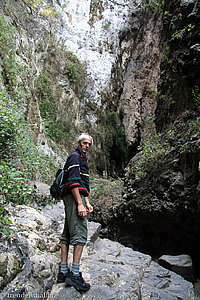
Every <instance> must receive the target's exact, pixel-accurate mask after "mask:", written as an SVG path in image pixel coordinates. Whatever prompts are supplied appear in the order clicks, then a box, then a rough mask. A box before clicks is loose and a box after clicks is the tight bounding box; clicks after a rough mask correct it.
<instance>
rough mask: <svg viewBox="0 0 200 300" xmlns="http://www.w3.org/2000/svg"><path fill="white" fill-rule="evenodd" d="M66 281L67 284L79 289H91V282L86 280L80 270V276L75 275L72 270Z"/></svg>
mask: <svg viewBox="0 0 200 300" xmlns="http://www.w3.org/2000/svg"><path fill="white" fill-rule="evenodd" d="M65 282H66V284H67V285H70V286H74V287H75V289H77V291H88V290H89V289H90V284H89V283H86V282H85V280H84V279H83V277H82V273H81V272H79V276H74V275H73V273H72V272H71V271H70V272H69V273H68V275H67V278H66V280H65Z"/></svg>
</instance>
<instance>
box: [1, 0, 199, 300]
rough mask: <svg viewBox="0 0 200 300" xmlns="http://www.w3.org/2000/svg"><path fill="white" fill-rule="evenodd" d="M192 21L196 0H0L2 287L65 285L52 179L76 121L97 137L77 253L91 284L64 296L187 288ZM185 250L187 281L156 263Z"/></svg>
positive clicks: (180, 295) (194, 124)
mask: <svg viewBox="0 0 200 300" xmlns="http://www.w3.org/2000/svg"><path fill="white" fill-rule="evenodd" d="M199 24H200V4H199V1H198V0H166V1H164V0H159V1H155V0H146V1H140V0H135V1H130V0H117V1H113V0H51V1H39V0H17V1H15V0H7V1H1V2H0V100H1V102H0V108H1V109H0V110H1V113H0V136H1V141H0V146H1V161H0V179H1V180H0V182H1V183H0V191H1V195H0V235H1V243H0V248H1V258H0V267H1V274H0V283H1V289H2V291H1V295H2V297H4V298H2V299H10V298H9V297H11V296H8V295H14V296H13V297H15V298H16V297H17V296H16V295H17V293H18V294H19V295H22V296H21V298H22V299H37V297H36V298H34V297H32V298H30V297H29V296H28V290H29V292H30V293H33V292H34V291H35V292H36V293H39V294H41V295H44V297H45V298H46V299H59V300H60V299H65V297H66V295H65V292H66V289H65V287H64V286H61V287H59V286H58V285H56V284H55V281H56V273H57V271H58V264H59V251H60V249H59V233H60V232H61V228H62V222H63V212H62V203H56V202H55V201H53V199H51V197H50V196H49V193H48V192H47V190H48V187H49V185H50V184H51V183H52V180H53V178H54V176H55V172H56V170H57V169H58V168H59V167H62V166H63V164H64V162H65V160H66V157H67V155H68V154H69V153H70V152H71V151H72V150H73V149H74V147H75V145H76V144H75V139H76V137H77V135H79V133H80V132H88V133H89V134H91V135H92V137H93V139H94V146H93V148H92V149H91V152H90V155H89V161H90V175H91V202H92V204H93V205H94V212H93V213H92V214H91V215H90V216H89V222H90V223H89V224H90V226H91V232H90V237H89V241H88V246H87V249H86V251H85V254H84V261H85V263H83V265H84V267H85V268H87V262H89V263H90V264H91V268H90V270H89V269H87V272H86V273H87V276H88V279H89V280H91V284H94V287H95V288H94V289H93V290H92V291H91V292H90V293H88V295H87V294H86V295H85V296H84V295H79V294H78V293H76V294H73V293H74V291H72V290H69V289H67V293H69V294H67V297H69V299H73V298H75V299H79V298H80V299H125V300H126V299H138V300H139V299H145V300H146V299H188V300H189V299H195V295H194V286H195V285H196V286H198V284H199V278H200V260H199V250H200V64H199V61H200V25H199ZM43 185H44V187H45V189H46V190H45V192H44V191H42V192H41V193H39V194H38V190H40V188H41V186H42V187H43ZM49 204H52V205H53V206H52V208H51V207H49ZM31 215H32V216H31ZM95 222H96V223H95ZM50 227H51V228H50ZM100 228H101V230H100ZM45 235H47V236H49V240H48V239H47V236H45ZM93 236H94V237H93ZM90 239H92V240H90ZM111 248H112V251H110V249H111ZM9 251H10V253H9ZM124 253H127V257H130V261H129V260H128V259H127V257H126V255H125V254H124ZM183 254H184V255H188V256H189V257H191V260H192V262H193V265H192V270H190V271H191V274H192V279H191V278H190V279H189V280H190V281H191V282H192V283H191V282H189V281H186V280H185V279H184V278H183V277H181V276H179V275H177V274H175V273H173V272H172V270H167V269H164V268H162V267H161V266H159V264H158V261H159V258H160V257H161V256H162V255H171V256H179V255H183ZM104 256H105V257H104ZM47 257H48V268H47V269H45V268H44V261H45V260H47ZM95 260H96V261H98V264H99V267H98V266H95ZM128 265H130V268H129V267H128ZM100 266H101V267H102V270H103V271H102V270H101V271H100V269H98V268H100ZM165 267H168V268H169V269H170V267H169V266H168V265H167V264H166V263H165ZM189 268H190V267H189ZM12 269H13V270H12ZM90 272H91V274H92V276H93V277H94V278H95V279H92V278H91V277H90ZM95 272H100V275H99V277H96V275H95ZM109 273H110V274H111V275H109ZM23 274H24V275H23ZM23 276H25V277H24V279H22V277H23ZM177 276H178V277H177ZM130 277H131V278H133V280H132V281H131V282H129V278H130ZM159 277H160V278H161V281H159V280H158V278H159ZM122 282H124V285H123V283H122ZM101 286H102V287H104V288H101ZM119 287H120V288H119ZM94 290H95V291H94ZM16 291H18V292H17V293H16ZM95 292H96V294H95ZM10 293H11V294H10ZM44 293H46V294H44ZM52 295H54V296H52ZM84 297H86V298H84ZM15 298H14V299H15ZM16 299H17V298H16ZM196 299H198V296H196Z"/></svg>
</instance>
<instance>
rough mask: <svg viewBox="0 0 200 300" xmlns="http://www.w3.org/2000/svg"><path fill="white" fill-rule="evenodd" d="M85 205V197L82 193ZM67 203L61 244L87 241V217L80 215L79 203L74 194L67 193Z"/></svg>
mask: <svg viewBox="0 0 200 300" xmlns="http://www.w3.org/2000/svg"><path fill="white" fill-rule="evenodd" d="M81 199H82V202H83V205H84V206H85V197H84V196H82V195H81ZM63 201H64V205H65V225H64V230H63V233H62V235H61V244H66V245H81V246H84V245H85V244H86V242H87V233H88V230H87V219H86V218H84V219H82V218H80V217H79V216H78V211H77V204H76V201H75V199H74V197H73V196H72V195H67V196H65V197H64V199H63Z"/></svg>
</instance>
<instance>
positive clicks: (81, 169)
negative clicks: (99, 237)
mask: <svg viewBox="0 0 200 300" xmlns="http://www.w3.org/2000/svg"><path fill="white" fill-rule="evenodd" d="M92 144H93V139H92V137H91V136H89V135H88V134H87V133H82V134H81V135H80V136H79V138H78V147H77V148H76V149H75V151H74V152H72V153H71V154H70V155H69V157H68V158H67V161H66V164H65V167H64V168H65V170H66V175H67V176H66V177H67V183H66V185H67V188H66V195H65V196H64V198H63V201H64V205H65V225H64V230H63V233H62V236H61V268H60V272H59V273H58V279H57V283H61V282H66V284H67V285H71V286H74V287H75V288H76V289H77V290H81V291H87V290H89V288H90V284H89V283H86V282H85V280H84V279H83V277H82V274H81V272H79V268H80V259H81V255H82V252H83V247H84V245H85V244H86V241H87V220H86V218H85V217H86V216H87V213H90V212H92V211H93V207H92V206H91V204H90V203H89V200H88V195H89V192H90V189H89V165H88V159H87V157H86V154H87V152H88V151H89V150H90V147H91V145H92ZM69 245H73V246H74V250H73V263H72V269H71V271H69V269H68V262H67V261H68V252H69Z"/></svg>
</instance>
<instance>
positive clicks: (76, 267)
mask: <svg viewBox="0 0 200 300" xmlns="http://www.w3.org/2000/svg"><path fill="white" fill-rule="evenodd" d="M79 267H80V264H75V263H72V273H73V275H74V276H79Z"/></svg>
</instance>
